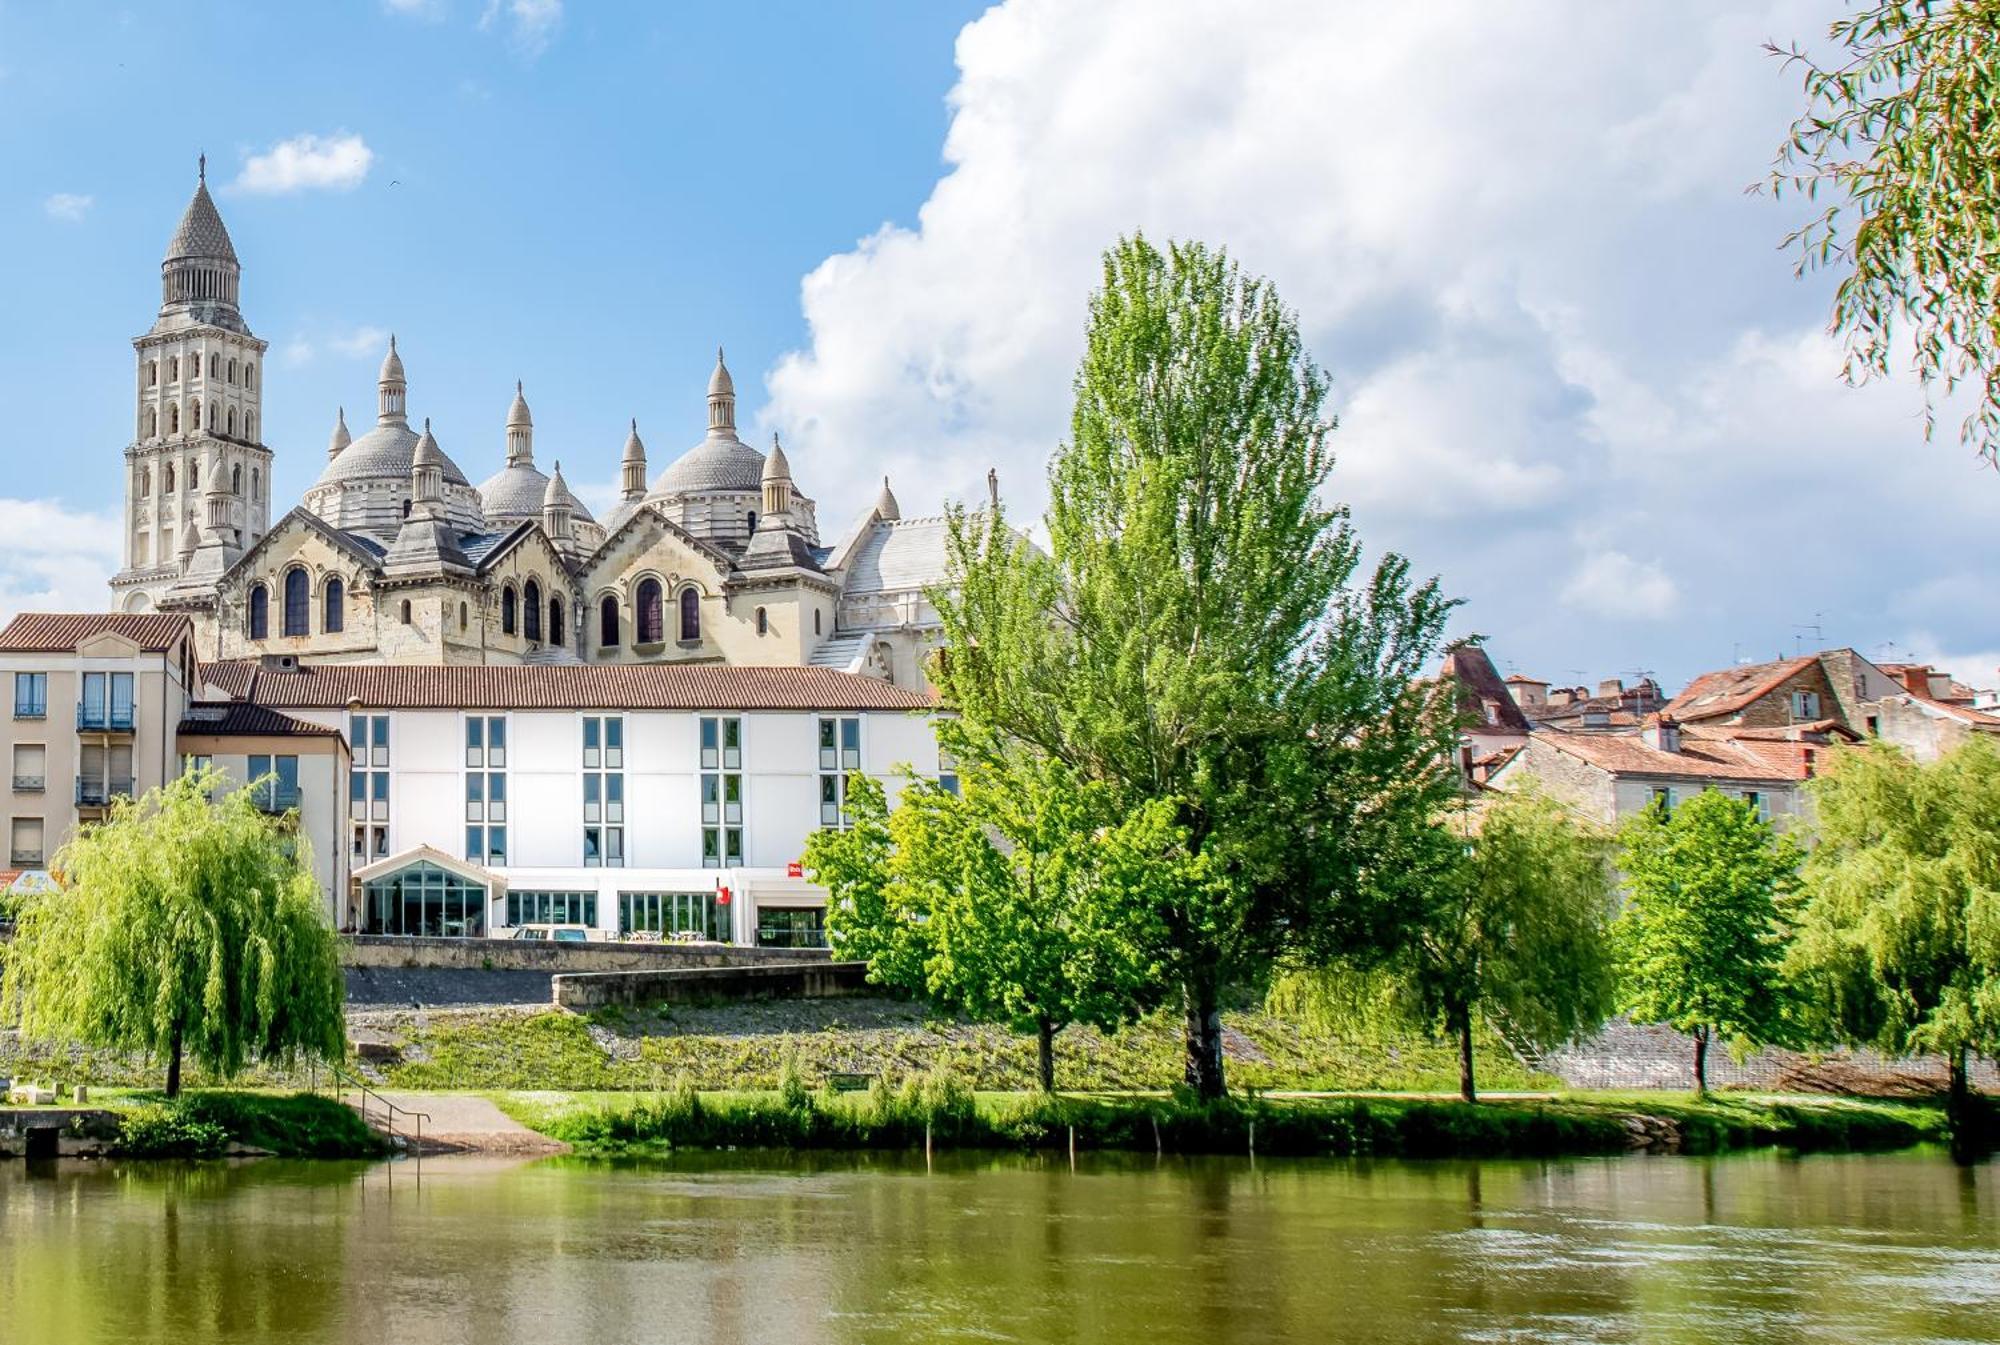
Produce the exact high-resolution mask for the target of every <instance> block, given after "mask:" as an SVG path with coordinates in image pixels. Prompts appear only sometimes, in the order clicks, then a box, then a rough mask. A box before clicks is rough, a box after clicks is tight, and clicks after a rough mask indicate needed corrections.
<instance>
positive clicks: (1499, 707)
mask: <svg viewBox="0 0 2000 1345" xmlns="http://www.w3.org/2000/svg"><path fill="white" fill-rule="evenodd" d="M1439 675H1440V676H1443V677H1448V678H1450V679H1452V682H1453V684H1454V685H1455V686H1456V687H1457V688H1458V708H1459V710H1460V711H1461V712H1462V713H1463V714H1465V715H1466V716H1467V718H1469V719H1470V720H1472V722H1473V724H1474V725H1476V726H1478V727H1481V728H1487V729H1497V730H1499V731H1500V732H1502V733H1518V734H1521V735H1522V736H1523V737H1525V736H1527V734H1528V733H1529V732H1530V726H1529V724H1528V717H1527V716H1526V715H1524V714H1522V713H1521V707H1520V706H1519V705H1517V704H1515V702H1514V694H1513V693H1512V692H1511V691H1509V690H1507V684H1506V683H1504V682H1502V681H1501V680H1500V671H1499V669H1497V668H1495V667H1494V666H1493V659H1492V657H1491V656H1490V655H1489V654H1487V652H1486V651H1485V650H1484V649H1482V648H1480V647H1479V646H1478V645H1475V644H1464V645H1458V646H1456V647H1454V648H1453V649H1452V650H1451V651H1450V652H1448V653H1447V654H1446V655H1445V656H1444V666H1443V668H1442V669H1441V670H1440V674H1439Z"/></svg>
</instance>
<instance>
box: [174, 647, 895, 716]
mask: <svg viewBox="0 0 2000 1345" xmlns="http://www.w3.org/2000/svg"><path fill="white" fill-rule="evenodd" d="M203 671H204V673H205V674H206V676H207V679H208V681H209V683H210V685H212V686H214V687H215V688H216V689H217V690H218V691H220V692H222V693H223V694H224V695H226V696H229V697H232V698H234V699H240V700H250V701H254V702H256V703H258V704H261V705H271V706H279V707H282V708H285V709H297V710H306V709H336V708H339V707H342V706H346V705H350V704H359V705H365V706H367V707H369V708H370V709H382V710H459V709H463V710H927V709H930V708H931V707H932V701H931V699H930V697H928V696H926V695H923V694H922V693H919V692H915V691H909V690H905V689H904V688H902V687H896V686H891V685H890V684H889V683H887V682H883V681H880V680H878V679H876V678H873V677H861V676H857V675H855V674H853V673H845V672H839V671H837V670H835V669H833V668H812V667H804V668H787V667H725V666H721V665H715V664H699V665H689V664H671V663H665V664H661V663H602V664H507V665H478V664H469V665H450V666H442V667H440V666H425V667H416V666H400V665H387V664H358V663H326V664H308V665H305V666H302V667H300V668H299V669H298V670H297V671H296V672H279V671H272V670H267V669H264V668H261V667H260V666H259V665H258V664H257V663H256V662H255V661H252V660H248V659H236V660H228V661H224V662H221V663H215V664H209V665H206V666H205V667H204V669H203Z"/></svg>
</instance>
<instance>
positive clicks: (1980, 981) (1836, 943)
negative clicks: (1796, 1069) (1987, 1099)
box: [1788, 738, 2000, 1142]
mask: <svg viewBox="0 0 2000 1345" xmlns="http://www.w3.org/2000/svg"><path fill="white" fill-rule="evenodd" d="M1812 793H1813V803H1814V807H1815V812H1816V814H1817V817H1818V834H1819V844H1818V845H1817V846H1816V847H1815V848H1814V850H1813V852H1812V856H1811V858H1810V859H1808V860H1807V861H1806V867H1805V887H1804V891H1803V901H1802V902H1801V904H1800V906H1799V909H1798V913H1797V923H1798V930H1799V932H1798V938H1797V941H1796V943H1795V944H1794V946H1793V948H1792V951H1791V958H1790V960H1789V962H1788V971H1789V972H1790V974H1791V976H1792V977H1793V978H1794V980H1795V981H1796V982H1797V983H1798V984H1799V986H1800V988H1801V991H1802V995H1801V1000H1802V1010H1801V1011H1802V1012H1804V1013H1805V1014H1806V1015H1807V1017H1808V1025H1809V1027H1810V1028H1811V1030H1812V1031H1813V1032H1814V1034H1815V1035H1818V1036H1821V1037H1830V1038H1833V1039H1836V1040H1842V1041H1849V1042H1855V1043H1858V1044H1862V1045H1868V1046H1877V1047H1880V1048H1881V1049H1883V1050H1885V1051H1889V1052H1892V1053H1895V1054H1902V1053H1904V1052H1908V1051H1935V1052H1937V1053H1939V1054H1940V1055H1942V1056H1944V1057H1945V1060H1946V1062H1947V1064H1948V1065H1949V1068H1950V1094H1949V1099H1948V1104H1947V1105H1948V1109H1949V1113H1950V1117H1951V1122H1952V1131H1953V1136H1954V1139H1955V1140H1957V1141H1961V1142H1970V1141H1971V1140H1972V1138H1973V1136H1972V1135H1971V1133H1970V1132H1971V1128H1972V1127H1971V1125H1970V1122H1971V1121H1972V1118H1973V1106H1972V1097H1971V1081H1970V1075H1969V1073H1968V1071H1967V1065H1966V1057H1967V1055H1968V1054H1971V1053H1974V1052H1978V1053H1983V1054H1987V1055H1992V1054H1995V1053H1996V1052H2000V748H1995V747H1994V746H1993V745H1992V744H1991V743H1990V742H1989V741H1987V740H1985V739H1983V738H1974V739H1972V740H1970V741H1968V742H1967V743H1965V745H1963V746H1961V747H1959V748H1958V749H1956V750H1955V751H1953V752H1951V753H1950V754H1949V755H1947V756H1944V757H1942V758H1940V759H1939V760H1937V761H1936V762H1933V763H1931V764H1929V765H1920V764H1918V763H1917V762H1915V761H1913V760H1911V759H1910V758H1909V757H1908V756H1905V755H1904V754H1903V753H1901V752H1898V751H1896V750H1894V749H1893V748H1888V747H1881V746H1877V747H1871V748H1870V749H1868V750H1867V751H1861V752H1843V753H1840V754H1839V755H1838V757H1837V758H1836V760H1835V761H1834V764H1833V766H1832V768H1831V769H1829V770H1828V771H1827V772H1826V773H1825V774H1824V775H1822V776H1820V777H1819V778H1818V779H1817V780H1815V781H1814V782H1813V785H1812Z"/></svg>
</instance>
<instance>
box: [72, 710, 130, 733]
mask: <svg viewBox="0 0 2000 1345" xmlns="http://www.w3.org/2000/svg"><path fill="white" fill-rule="evenodd" d="M76 726H77V727H78V728H80V729H91V730H93V731H96V732H99V733H130V732H131V731H132V707H131V706H129V705H79V706H77V707H76Z"/></svg>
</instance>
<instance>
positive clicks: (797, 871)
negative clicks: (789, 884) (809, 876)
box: [785, 859, 806, 878]
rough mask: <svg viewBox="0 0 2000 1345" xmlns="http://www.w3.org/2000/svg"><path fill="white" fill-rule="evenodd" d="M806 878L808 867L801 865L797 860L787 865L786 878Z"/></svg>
mask: <svg viewBox="0 0 2000 1345" xmlns="http://www.w3.org/2000/svg"><path fill="white" fill-rule="evenodd" d="M805 876H806V866H805V865H803V864H801V863H799V861H798V860H796V859H795V860H793V861H792V862H791V863H789V864H787V865H785V877H787V878H803V877H805Z"/></svg>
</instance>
